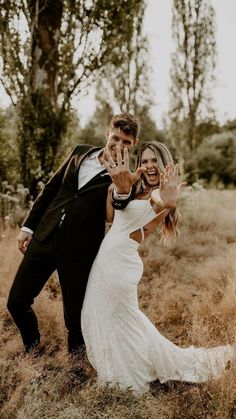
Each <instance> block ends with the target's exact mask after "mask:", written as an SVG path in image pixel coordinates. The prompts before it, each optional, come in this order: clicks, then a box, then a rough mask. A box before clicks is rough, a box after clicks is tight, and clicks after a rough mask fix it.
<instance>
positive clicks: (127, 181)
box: [104, 146, 146, 194]
mask: <svg viewBox="0 0 236 419" xmlns="http://www.w3.org/2000/svg"><path fill="white" fill-rule="evenodd" d="M123 153H124V157H123V159H122V153H121V147H120V146H116V156H117V161H116V162H115V161H114V159H113V158H112V156H111V154H110V153H109V152H108V151H107V153H106V156H104V166H105V167H106V169H107V171H108V173H109V175H110V176H111V179H112V182H113V183H114V185H115V187H116V191H117V193H120V194H129V193H130V191H131V188H132V186H133V185H134V183H136V182H137V180H138V179H139V178H140V176H141V174H142V173H143V172H145V171H146V169H145V168H144V167H139V168H138V169H137V170H136V171H135V172H131V170H130V167H129V152H128V150H127V148H124V150H123Z"/></svg>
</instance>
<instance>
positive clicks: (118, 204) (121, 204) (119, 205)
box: [112, 186, 136, 210]
mask: <svg viewBox="0 0 236 419" xmlns="http://www.w3.org/2000/svg"><path fill="white" fill-rule="evenodd" d="M135 190H136V187H135V186H133V187H132V191H131V194H130V195H129V196H128V198H127V199H118V198H116V197H115V196H114V192H112V206H113V208H114V209H116V210H122V209H124V208H126V207H127V205H128V203H129V202H130V201H131V200H132V199H133V198H134V195H135Z"/></svg>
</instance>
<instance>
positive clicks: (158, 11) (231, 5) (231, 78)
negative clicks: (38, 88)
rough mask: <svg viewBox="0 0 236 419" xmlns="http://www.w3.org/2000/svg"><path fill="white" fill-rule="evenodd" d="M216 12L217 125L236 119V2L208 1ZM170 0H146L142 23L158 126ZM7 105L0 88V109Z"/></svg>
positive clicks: (85, 105) (85, 107) (84, 106)
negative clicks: (146, 41)
mask: <svg viewBox="0 0 236 419" xmlns="http://www.w3.org/2000/svg"><path fill="white" fill-rule="evenodd" d="M211 1H212V5H213V7H214V8H215V12H216V25H217V33H216V39H217V46H218V64H217V72H216V76H217V79H218V80H217V84H216V86H215V88H214V90H213V92H212V93H213V99H214V101H213V103H214V106H215V109H216V115H217V117H218V119H219V120H220V121H221V122H224V121H226V120H227V119H233V118H236V81H235V79H236V54H235V41H236V24H235V22H236V0H211ZM171 3H172V1H171V0H147V5H148V6H147V9H146V15H145V20H144V28H145V32H146V33H147V34H148V38H149V42H150V63H151V66H152V72H153V75H152V83H151V90H152V92H153V97H154V101H155V106H153V107H152V116H153V118H154V119H155V120H156V122H157V125H158V126H159V127H160V126H161V121H162V117H163V114H164V113H165V112H167V110H168V104H169V95H168V87H169V83H170V79H169V71H170V54H171V50H172V49H173V43H172V39H171ZM93 96H94V94H93V93H91V94H90V95H89V96H88V97H86V98H84V99H83V101H82V103H81V104H80V106H79V107H80V109H81V114H80V117H81V122H82V123H85V122H86V121H87V119H88V118H89V116H91V115H92V113H93V111H94V109H95V104H94V100H93ZM9 103H10V101H9V99H8V98H7V96H6V95H5V94H4V92H3V90H2V89H0V106H6V105H8V104H9Z"/></svg>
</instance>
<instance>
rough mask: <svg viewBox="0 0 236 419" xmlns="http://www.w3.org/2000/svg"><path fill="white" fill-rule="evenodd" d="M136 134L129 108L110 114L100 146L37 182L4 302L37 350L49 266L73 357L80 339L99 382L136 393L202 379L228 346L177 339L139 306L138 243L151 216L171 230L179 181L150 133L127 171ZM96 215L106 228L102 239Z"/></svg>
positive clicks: (78, 151) (167, 236)
mask: <svg viewBox="0 0 236 419" xmlns="http://www.w3.org/2000/svg"><path fill="white" fill-rule="evenodd" d="M138 133H139V125H138V122H137V120H136V119H135V118H134V117H133V116H132V115H130V114H120V115H116V116H114V117H113V118H112V120H111V122H110V126H109V130H108V132H107V136H106V145H105V147H104V148H103V149H100V148H95V147H92V146H89V145H78V146H77V147H76V148H75V149H74V150H73V151H72V153H71V154H70V156H69V157H68V158H67V159H66V161H65V162H64V163H63V164H62V165H61V167H60V168H59V169H58V170H57V171H56V173H55V174H54V176H53V177H52V178H51V179H50V180H49V182H48V183H47V184H46V185H45V187H44V189H43V190H42V192H41V193H40V194H39V196H38V197H37V199H36V201H35V202H34V205H33V207H32V209H31V211H30V212H29V215H28V217H27V218H26V220H25V222H24V225H23V227H22V230H21V233H20V235H19V238H18V242H19V249H20V250H21V251H22V253H24V258H23V260H22V262H21V264H20V267H19V269H18V271H17V273H16V276H15V279H14V282H13V285H12V288H11V291H10V295H9V299H8V309H9V311H10V313H11V315H12V317H13V319H14V321H15V323H16V325H17V327H18V328H19V330H20V332H21V336H22V340H23V343H24V347H25V351H26V352H34V351H36V350H37V347H38V348H39V346H40V333H39V329H38V322H37V317H36V315H35V313H34V311H33V309H32V307H31V306H32V304H33V302H34V299H35V298H36V297H37V295H38V294H39V293H40V291H41V290H42V288H43V287H44V285H45V283H46V282H47V280H48V278H49V277H50V275H51V274H52V273H53V271H55V270H57V272H58V276H59V281H60V286H61V291H62V297H63V307H64V319H65V325H66V328H67V330H68V351H69V353H70V354H71V355H72V357H73V359H76V356H77V354H79V353H80V349H81V347H82V346H83V345H84V343H85V346H86V351H87V356H88V359H89V361H90V362H91V364H92V366H93V367H94V368H95V369H96V371H97V374H98V380H99V382H101V383H110V384H112V385H118V386H119V387H120V388H127V387H131V388H132V389H133V390H134V391H135V392H137V393H143V392H144V391H146V390H147V389H148V388H149V383H150V382H151V381H153V380H156V379H159V380H160V382H166V381H168V380H182V381H188V382H202V381H206V380H207V379H208V378H209V375H210V374H213V375H219V374H220V372H221V371H222V369H224V367H225V365H226V363H227V361H229V360H230V359H232V357H233V355H234V349H233V348H232V347H231V346H229V345H227V346H220V347H216V348H212V349H204V348H193V347H190V348H185V349H183V348H179V347H177V346H176V345H174V344H173V343H171V342H170V341H168V340H167V339H165V338H164V337H163V336H162V335H161V334H160V333H159V332H158V331H157V329H156V328H155V327H154V325H153V324H152V323H151V322H150V321H149V320H148V318H147V317H146V316H145V315H144V313H143V312H142V311H141V310H140V309H139V306H138V300H137V285H138V282H139V280H140V278H141V276H142V272H143V265H142V261H141V259H140V257H139V254H138V246H139V244H140V243H141V242H142V241H143V240H144V239H145V237H146V236H148V235H149V234H150V233H151V232H152V231H153V230H154V229H155V228H156V227H157V226H158V225H161V227H162V229H161V239H162V241H163V242H164V243H165V242H167V241H168V240H171V239H172V238H175V237H176V235H177V230H176V227H177V218H178V217H177V211H176V208H177V203H178V199H179V196H180V193H181V190H182V189H183V187H184V183H183V182H182V183H179V184H178V167H177V165H175V164H174V162H173V159H172V156H171V154H170V152H169V150H168V149H167V147H166V146H165V145H164V144H162V143H159V142H157V141H151V142H146V143H143V144H142V145H141V147H140V149H139V151H138V158H137V168H136V171H135V172H132V171H131V170H130V167H129V153H130V151H131V150H132V148H133V146H134V145H135V144H136V143H137V139H138ZM105 221H108V222H110V223H112V227H111V228H110V230H109V232H108V233H107V235H106V236H105V238H104V232H105ZM78 356H79V355H78Z"/></svg>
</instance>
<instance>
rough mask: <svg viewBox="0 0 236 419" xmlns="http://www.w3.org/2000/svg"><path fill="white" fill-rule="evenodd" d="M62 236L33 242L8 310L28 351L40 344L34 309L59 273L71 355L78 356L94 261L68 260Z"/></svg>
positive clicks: (11, 294) (58, 234) (82, 341)
mask: <svg viewBox="0 0 236 419" xmlns="http://www.w3.org/2000/svg"><path fill="white" fill-rule="evenodd" d="M60 234H61V232H60V229H57V230H56V231H55V232H54V233H53V234H52V236H51V237H50V239H48V240H47V241H44V242H38V241H37V240H35V239H34V238H33V239H32V240H31V242H30V244H29V246H28V249H27V251H26V253H25V255H24V258H23V260H22V262H21V264H20V266H19V269H18V271H17V273H16V276H15V279H14V282H13V285H12V288H11V290H10V294H9V298H8V303H7V307H8V310H9V311H10V313H11V315H12V317H13V320H14V321H15V323H16V325H17V327H18V328H19V330H20V333H21V336H22V340H23V343H24V346H25V348H26V350H29V349H30V348H32V347H34V346H36V345H37V344H38V343H39V341H40V333H39V329H38V321H37V317H36V314H35V312H34V311H33V309H32V307H31V306H32V304H33V302H34V299H35V298H36V297H37V296H38V294H39V293H40V291H41V290H42V288H43V287H44V285H45V284H46V282H47V280H48V279H49V277H50V275H51V274H52V273H53V271H55V270H56V269H57V271H58V276H59V281H60V285H61V290H62V297H63V307H64V319H65V325H66V327H67V330H68V350H69V352H70V353H73V352H76V351H77V350H78V349H79V347H80V346H81V345H82V344H83V343H84V339H83V335H82V332H81V309H82V305H83V299H84V294H85V290H86V285H87V280H88V276H89V271H90V269H91V265H92V261H91V260H88V259H87V260H86V259H83V258H81V256H79V255H78V261H75V260H70V259H68V258H65V257H64V256H63V237H61V236H60Z"/></svg>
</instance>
